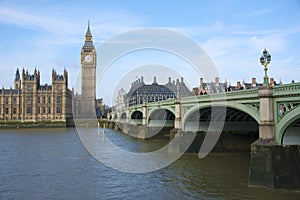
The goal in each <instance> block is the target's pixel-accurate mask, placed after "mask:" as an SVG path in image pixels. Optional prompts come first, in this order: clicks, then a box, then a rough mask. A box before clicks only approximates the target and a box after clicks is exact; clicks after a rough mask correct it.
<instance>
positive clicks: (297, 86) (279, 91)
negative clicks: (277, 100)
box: [273, 83, 300, 96]
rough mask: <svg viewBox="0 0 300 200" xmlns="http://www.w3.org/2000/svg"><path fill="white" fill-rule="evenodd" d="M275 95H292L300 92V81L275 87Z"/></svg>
mask: <svg viewBox="0 0 300 200" xmlns="http://www.w3.org/2000/svg"><path fill="white" fill-rule="evenodd" d="M273 90H274V96H292V95H295V94H297V95H299V94H300V83H291V84H286V85H279V86H275V87H274V89H273Z"/></svg>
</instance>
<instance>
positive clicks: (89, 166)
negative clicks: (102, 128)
mask: <svg viewBox="0 0 300 200" xmlns="http://www.w3.org/2000/svg"><path fill="white" fill-rule="evenodd" d="M107 137H109V138H110V139H111V140H112V141H114V143H116V144H117V145H119V146H120V147H121V148H122V146H123V147H125V146H126V148H127V149H131V150H133V151H137V152H138V151H149V150H150V149H155V148H158V147H160V146H162V145H164V144H166V142H167V141H143V140H137V139H135V138H132V137H130V136H127V135H124V134H121V133H118V132H114V131H112V130H107ZM116 159H118V158H116ZM248 169H249V153H211V154H209V155H208V156H207V157H206V158H204V159H199V158H198V156H197V155H196V154H185V155H183V156H182V157H181V158H180V159H179V160H177V161H176V162H174V163H173V164H171V165H169V166H168V167H166V168H163V169H161V170H158V171H154V172H149V173H145V174H131V173H125V172H120V171H117V170H115V169H112V168H109V167H106V166H105V165H104V164H102V163H100V162H99V161H97V160H96V159H94V158H93V157H92V156H91V155H90V154H89V153H88V151H87V150H86V149H85V147H84V146H83V145H82V144H81V141H80V139H79V137H78V135H77V132H76V129H74V128H66V129H19V130H14V129H10V130H6V129H2V130H0V199H80V200H81V199H155V200H158V199H300V192H299V191H295V190H293V191H292V190H283V189H266V188H248V187H247V178H248Z"/></svg>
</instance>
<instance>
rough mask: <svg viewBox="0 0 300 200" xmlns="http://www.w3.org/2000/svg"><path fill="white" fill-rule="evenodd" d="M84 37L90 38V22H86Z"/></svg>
mask: <svg viewBox="0 0 300 200" xmlns="http://www.w3.org/2000/svg"><path fill="white" fill-rule="evenodd" d="M85 37H92V33H91V30H90V21H88V28H87V31H86V34H85Z"/></svg>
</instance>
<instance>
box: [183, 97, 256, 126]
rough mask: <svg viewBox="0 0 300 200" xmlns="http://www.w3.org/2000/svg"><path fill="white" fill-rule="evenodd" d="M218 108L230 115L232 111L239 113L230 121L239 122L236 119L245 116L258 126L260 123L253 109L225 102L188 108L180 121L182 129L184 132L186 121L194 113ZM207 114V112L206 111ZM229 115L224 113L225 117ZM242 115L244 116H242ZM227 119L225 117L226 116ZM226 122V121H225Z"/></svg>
mask: <svg viewBox="0 0 300 200" xmlns="http://www.w3.org/2000/svg"><path fill="white" fill-rule="evenodd" d="M212 106H213V107H214V108H215V107H216V108H218V107H220V108H224V109H227V111H228V110H229V111H230V112H231V113H233V112H234V111H237V112H240V113H239V114H240V116H232V120H241V119H238V117H240V118H243V117H244V118H247V116H249V117H251V118H252V119H253V120H254V121H255V122H256V123H257V124H259V122H260V117H259V113H258V112H255V110H254V109H252V108H250V107H248V106H246V105H243V104H236V103H231V102H226V104H225V103H213V104H211V103H206V104H201V105H195V106H193V107H192V108H190V109H189V110H188V111H187V112H186V114H185V115H184V116H183V119H182V129H183V130H184V131H185V130H186V122H187V120H188V119H189V117H190V116H191V115H192V114H194V113H195V112H197V111H200V110H203V109H208V108H211V107H212ZM206 112H207V111H206ZM228 114H230V113H226V115H228ZM242 114H244V115H243V116H242ZM226 117H227V116H226ZM227 120H228V119H227Z"/></svg>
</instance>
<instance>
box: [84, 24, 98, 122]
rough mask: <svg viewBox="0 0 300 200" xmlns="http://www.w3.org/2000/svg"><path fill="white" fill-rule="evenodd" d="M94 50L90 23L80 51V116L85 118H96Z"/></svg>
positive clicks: (95, 61)
mask: <svg viewBox="0 0 300 200" xmlns="http://www.w3.org/2000/svg"><path fill="white" fill-rule="evenodd" d="M96 65H97V57H96V49H95V46H94V44H93V36H92V33H91V29H90V22H88V28H87V31H86V34H85V42H84V44H83V46H82V49H81V95H82V97H81V101H82V102H81V112H80V113H81V115H82V117H85V118H92V117H95V116H96V111H95V102H96Z"/></svg>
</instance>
